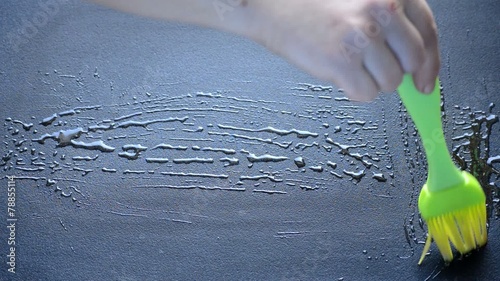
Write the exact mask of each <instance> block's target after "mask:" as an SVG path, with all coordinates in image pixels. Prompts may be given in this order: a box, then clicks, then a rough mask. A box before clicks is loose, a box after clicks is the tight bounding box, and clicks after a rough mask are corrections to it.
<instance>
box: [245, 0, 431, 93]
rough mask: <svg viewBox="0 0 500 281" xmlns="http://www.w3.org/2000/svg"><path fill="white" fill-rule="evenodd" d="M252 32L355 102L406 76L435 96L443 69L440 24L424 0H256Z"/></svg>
mask: <svg viewBox="0 0 500 281" xmlns="http://www.w3.org/2000/svg"><path fill="white" fill-rule="evenodd" d="M248 3H249V4H248V6H253V8H254V9H255V14H256V16H255V17H256V18H257V19H256V20H257V22H258V24H257V27H256V28H254V29H253V30H254V33H253V34H251V35H250V37H252V38H253V39H254V40H256V41H258V42H259V43H261V44H263V45H264V46H266V47H267V48H269V49H270V50H272V51H273V52H275V53H277V54H279V55H281V56H283V57H285V58H287V59H288V60H289V61H291V62H292V63H294V64H295V65H297V66H299V67H300V68H302V69H304V70H305V71H307V72H309V73H310V74H312V75H314V76H316V77H318V78H320V79H323V80H327V81H330V82H333V83H334V84H335V85H336V86H338V87H339V88H343V89H344V91H345V94H346V95H347V96H348V97H349V98H351V99H352V100H357V101H370V100H373V99H374V98H376V97H377V96H378V93H379V91H382V92H393V91H394V90H395V89H396V88H397V87H398V86H399V84H400V83H401V81H402V78H403V74H405V73H411V74H412V75H413V78H414V81H415V83H416V86H417V88H419V90H420V91H421V92H425V93H430V92H431V91H432V89H434V85H435V81H436V77H437V75H438V72H439V68H440V58H439V50H438V42H437V41H438V40H437V31H436V30H437V29H436V24H435V22H434V19H433V15H432V12H431V10H430V8H429V6H428V5H427V3H426V2H425V1H424V0H356V1H345V0H328V1H327V0H307V1H305V0H273V1H269V0H255V1H252V0H250V1H248Z"/></svg>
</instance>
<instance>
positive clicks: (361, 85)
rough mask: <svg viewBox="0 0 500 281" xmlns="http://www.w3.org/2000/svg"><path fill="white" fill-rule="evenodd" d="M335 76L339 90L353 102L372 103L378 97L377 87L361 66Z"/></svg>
mask: <svg viewBox="0 0 500 281" xmlns="http://www.w3.org/2000/svg"><path fill="white" fill-rule="evenodd" d="M336 74H337V77H339V79H338V81H339V82H338V83H337V86H339V88H342V89H344V91H345V94H346V95H347V96H348V97H349V98H350V99H351V100H354V101H372V100H374V99H375V98H376V97H377V96H378V91H379V88H378V85H377V82H376V81H375V80H374V78H373V77H372V75H371V74H370V73H369V72H368V70H367V69H366V68H365V67H363V66H362V65H358V66H357V67H349V68H345V69H342V70H340V71H339V72H338V73H336Z"/></svg>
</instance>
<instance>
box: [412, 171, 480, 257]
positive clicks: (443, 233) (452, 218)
mask: <svg viewBox="0 0 500 281" xmlns="http://www.w3.org/2000/svg"><path fill="white" fill-rule="evenodd" d="M462 177H463V183H461V184H458V185H456V186H453V187H450V188H447V189H444V190H440V191H436V192H433V191H430V190H429V189H428V187H427V184H425V185H424V187H423V188H422V191H421V193H420V196H419V199H418V206H419V209H420V213H421V215H422V218H423V219H424V220H425V221H426V222H427V228H428V238H427V241H426V243H425V247H424V251H423V252H422V256H421V257H420V260H419V262H418V264H421V263H422V261H423V260H424V257H425V254H426V253H427V251H428V250H429V247H430V244H431V242H432V239H434V241H435V242H436V245H437V247H438V249H439V251H440V252H441V255H442V256H443V258H444V260H445V261H446V262H451V261H452V260H453V252H452V250H451V247H450V242H451V243H452V244H453V246H454V247H455V249H457V250H458V251H459V252H460V253H461V254H466V253H468V252H470V251H471V250H473V249H476V248H478V247H481V246H484V245H485V244H486V242H487V240H488V238H487V231H486V204H485V203H486V197H485V195H484V192H483V190H482V188H481V185H480V184H479V182H478V181H477V180H476V178H474V177H473V176H472V175H471V174H469V173H467V172H465V171H463V172H462Z"/></svg>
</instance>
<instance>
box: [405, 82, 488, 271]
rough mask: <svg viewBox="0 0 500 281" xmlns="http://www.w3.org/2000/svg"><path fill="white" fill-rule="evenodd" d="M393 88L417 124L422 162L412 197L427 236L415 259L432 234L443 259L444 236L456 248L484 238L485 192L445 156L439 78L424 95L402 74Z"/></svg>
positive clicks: (448, 257)
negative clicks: (424, 169)
mask: <svg viewBox="0 0 500 281" xmlns="http://www.w3.org/2000/svg"><path fill="white" fill-rule="evenodd" d="M398 92H399V95H400V97H401V100H402V101H403V103H404V105H405V106H406V109H407V110H408V112H409V114H410V116H411V117H412V119H413V122H414V123H415V125H416V126H417V129H418V132H419V134H420V137H421V139H422V143H423V146H424V149H425V154H426V156H427V164H428V175H427V181H426V183H425V184H424V186H423V187H422V190H421V192H420V196H419V199H418V207H419V210H420V214H421V215H422V218H423V219H424V221H425V222H426V223H427V228H428V236H427V241H426V243H425V246H424V250H423V252H422V256H421V257H420V260H419V262H418V264H419V265H420V264H421V263H422V261H423V260H424V257H425V255H426V253H427V251H428V250H429V248H430V245H431V243H432V240H434V241H435V242H436V245H437V247H438V249H439V251H440V252H441V255H442V256H443V259H444V260H445V262H451V261H452V260H453V252H452V250H451V246H450V242H451V243H452V244H453V246H454V247H455V249H457V250H458V252H460V253H461V254H466V253H468V252H470V251H471V250H473V249H476V248H478V247H481V246H483V245H485V244H486V241H487V239H488V238H487V233H486V197H485V195H484V192H483V189H482V188H481V186H480V184H479V182H478V181H477V180H476V178H474V176H472V175H471V174H469V173H467V172H466V171H461V170H459V169H458V168H457V167H456V166H455V165H454V163H453V161H452V159H451V157H450V153H449V152H448V148H447V146H446V141H445V138H444V134H443V128H442V124H441V105H440V103H441V99H440V88H439V82H436V86H435V88H434V91H433V92H432V93H431V94H430V95H425V94H422V93H420V92H419V91H418V90H417V89H416V88H415V85H414V82H413V79H412V77H411V75H409V74H406V75H405V76H404V78H403V82H402V83H401V85H400V86H399V88H398Z"/></svg>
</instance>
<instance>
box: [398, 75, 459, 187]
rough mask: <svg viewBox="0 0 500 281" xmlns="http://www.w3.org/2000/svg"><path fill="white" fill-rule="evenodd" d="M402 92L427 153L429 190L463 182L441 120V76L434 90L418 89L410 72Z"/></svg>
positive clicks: (401, 94)
mask: <svg viewBox="0 0 500 281" xmlns="http://www.w3.org/2000/svg"><path fill="white" fill-rule="evenodd" d="M398 92H399V96H400V97H401V100H402V101H403V104H404V105H405V107H406V109H407V111H408V112H409V114H410V116H411V118H412V119H413V123H415V125H416V126H417V129H418V132H419V134H420V138H421V139H422V143H423V145H424V149H425V155H426V156H427V165H428V175H427V188H428V189H429V191H440V190H443V189H447V188H450V187H453V186H455V185H457V184H460V183H462V182H463V177H462V175H461V172H460V170H459V169H458V168H457V167H456V166H455V164H454V163H453V161H452V160H451V157H450V153H449V151H448V147H447V146H446V141H445V138H444V133H443V126H442V123H441V95H440V88H439V80H438V81H436V85H435V87H434V91H432V93H431V94H429V95H426V94H422V93H421V92H420V91H418V90H417V88H416V87H415V84H414V82H413V78H412V76H411V75H410V74H405V75H404V77H403V82H401V85H400V86H399V87H398Z"/></svg>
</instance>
